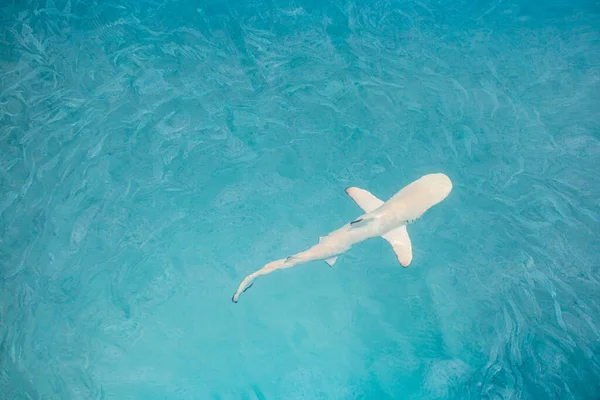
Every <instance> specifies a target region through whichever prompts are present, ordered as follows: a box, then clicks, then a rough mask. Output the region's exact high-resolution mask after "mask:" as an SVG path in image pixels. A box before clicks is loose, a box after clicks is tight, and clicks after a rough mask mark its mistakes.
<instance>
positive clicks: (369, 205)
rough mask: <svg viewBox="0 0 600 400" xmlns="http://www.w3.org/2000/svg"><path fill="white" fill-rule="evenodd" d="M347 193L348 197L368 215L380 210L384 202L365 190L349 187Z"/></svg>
mask: <svg viewBox="0 0 600 400" xmlns="http://www.w3.org/2000/svg"><path fill="white" fill-rule="evenodd" d="M346 193H348V196H350V197H351V198H352V200H354V201H355V202H356V204H358V206H359V207H360V208H362V209H363V210H364V211H365V212H366V213H370V212H371V211H373V210H376V209H378V208H379V207H380V206H381V205H382V204H383V201H381V200H379V199H378V198H377V197H375V196H374V195H373V194H371V193H370V192H369V191H367V190H365V189H360V188H357V187H349V188H348V189H346Z"/></svg>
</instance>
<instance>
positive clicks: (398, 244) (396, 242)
mask: <svg viewBox="0 0 600 400" xmlns="http://www.w3.org/2000/svg"><path fill="white" fill-rule="evenodd" d="M382 237H383V238H384V239H385V240H387V241H388V242H389V243H390V244H391V245H392V248H393V249H394V253H396V257H398V261H399V262H400V264H401V265H402V266H403V267H408V266H409V265H410V262H411V261H412V244H411V242H410V237H409V236H408V231H407V230H406V225H402V226H400V227H398V228H396V229H393V230H391V231H389V232H388V233H386V234H385V235H383V236H382Z"/></svg>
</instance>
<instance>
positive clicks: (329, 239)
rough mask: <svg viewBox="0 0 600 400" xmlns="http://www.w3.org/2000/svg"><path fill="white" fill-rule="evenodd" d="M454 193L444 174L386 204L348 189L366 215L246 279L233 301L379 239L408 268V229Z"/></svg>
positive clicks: (425, 180)
mask: <svg viewBox="0 0 600 400" xmlns="http://www.w3.org/2000/svg"><path fill="white" fill-rule="evenodd" d="M451 191H452V182H451V181H450V178H448V177H447V176H446V175H444V174H441V173H438V174H429V175H424V176H422V177H421V178H419V179H417V180H416V181H414V182H412V183H410V184H408V185H407V186H405V187H404V188H402V189H401V190H400V191H399V192H398V193H396V194H395V195H394V196H392V197H391V198H390V199H389V200H388V201H386V202H384V201H382V200H380V199H378V198H377V197H375V196H374V195H373V194H371V193H370V192H368V191H367V190H364V189H359V188H356V187H350V188H348V189H346V193H347V194H348V195H349V196H350V197H351V198H352V199H353V200H354V201H355V202H356V203H357V204H358V206H359V207H361V208H362V209H363V211H364V212H365V214H363V215H362V216H361V217H359V218H357V219H356V220H354V221H352V222H350V223H348V224H346V225H344V226H342V227H341V228H339V229H337V230H335V231H333V232H331V233H330V234H328V235H327V236H322V237H321V238H320V239H319V243H318V244H316V245H314V246H312V247H311V248H310V249H308V250H306V251H303V252H300V253H297V254H294V255H292V256H289V257H287V258H282V259H279V260H275V261H272V262H270V263H268V264H267V265H265V266H264V267H263V268H261V269H259V270H257V271H255V272H253V273H251V274H250V275H248V276H246V277H245V278H244V280H242V282H241V283H240V285H239V286H238V288H237V291H236V292H235V294H234V295H233V297H232V301H233V302H234V303H237V302H238V299H239V297H240V295H241V294H242V293H243V292H245V291H246V290H248V289H249V288H250V287H251V286H252V284H253V283H254V280H255V279H256V278H258V277H259V276H263V275H267V274H270V273H271V272H274V271H277V270H280V269H286V268H291V267H294V266H296V265H299V264H305V263H308V262H310V261H315V260H325V262H327V264H329V266H330V267H333V265H334V264H335V262H336V261H337V258H338V256H339V255H340V254H343V253H345V252H346V251H348V250H349V249H350V248H351V247H352V246H353V245H354V244H357V243H360V242H362V241H365V240H367V239H370V238H374V237H378V236H381V237H383V238H384V239H385V240H387V241H388V242H389V243H390V244H391V246H392V248H393V250H394V252H395V253H396V257H397V258H398V261H399V262H400V264H401V265H402V266H403V267H408V266H409V265H410V263H411V261H412V244H411V241H410V237H409V236H408V231H407V230H406V226H407V225H408V224H410V223H412V222H414V221H415V220H417V219H418V218H420V217H421V216H422V215H423V214H424V213H425V212H426V211H427V210H428V209H430V208H431V207H433V206H434V205H436V204H438V203H439V202H441V201H442V200H444V199H445V198H446V197H447V196H448V195H449V194H450V192H451Z"/></svg>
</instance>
